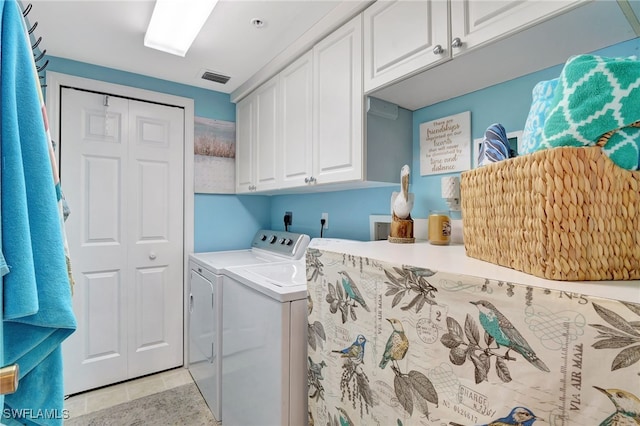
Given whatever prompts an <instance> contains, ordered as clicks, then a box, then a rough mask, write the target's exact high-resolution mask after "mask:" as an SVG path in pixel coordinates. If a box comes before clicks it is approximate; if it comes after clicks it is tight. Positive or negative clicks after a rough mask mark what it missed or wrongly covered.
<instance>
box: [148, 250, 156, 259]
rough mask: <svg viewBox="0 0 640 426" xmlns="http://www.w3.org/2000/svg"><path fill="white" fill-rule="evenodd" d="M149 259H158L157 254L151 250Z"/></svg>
mask: <svg viewBox="0 0 640 426" xmlns="http://www.w3.org/2000/svg"><path fill="white" fill-rule="evenodd" d="M149 259H151V260H156V254H155V253H154V252H152V251H150V252H149Z"/></svg>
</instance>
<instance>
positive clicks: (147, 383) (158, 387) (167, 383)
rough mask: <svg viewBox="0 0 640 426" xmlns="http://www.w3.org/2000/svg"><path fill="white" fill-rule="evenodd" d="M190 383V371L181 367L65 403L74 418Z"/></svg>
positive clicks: (96, 391) (84, 394) (79, 396)
mask: <svg viewBox="0 0 640 426" xmlns="http://www.w3.org/2000/svg"><path fill="white" fill-rule="evenodd" d="M189 383H193V379H192V378H191V375H190V374H189V370H187V369H186V368H182V367H179V368H174V369H173V370H167V371H163V372H161V373H157V374H153V375H150V376H145V377H141V378H139V379H134V380H130V381H127V382H122V383H118V384H115V385H112V386H106V387H104V388H100V389H96V390H93V391H87V392H83V393H79V394H76V395H73V396H71V397H69V398H67V399H66V400H65V401H64V408H65V409H67V410H69V417H71V418H73V417H77V416H81V415H83V414H88V413H92V412H94V411H98V410H102V409H103V408H109V407H113V406H114V405H118V404H122V403H123V402H127V401H132V400H134V399H137V398H141V397H143V396H147V395H151V394H154V393H157V392H162V391H165V390H168V389H172V388H174V387H178V386H182V385H186V384H189Z"/></svg>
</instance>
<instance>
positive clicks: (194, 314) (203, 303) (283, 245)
mask: <svg viewBox="0 0 640 426" xmlns="http://www.w3.org/2000/svg"><path fill="white" fill-rule="evenodd" d="M308 244H309V236H307V235H304V234H296V233H292V232H282V231H270V230H260V231H258V232H257V233H256V235H255V236H254V238H253V241H252V243H251V248H250V249H245V250H229V251H218V252H206V253H193V254H191V255H190V256H189V268H190V280H189V315H188V327H189V349H188V352H189V372H190V373H191V376H192V377H193V379H194V382H195V383H196V385H197V386H198V388H199V389H200V392H201V393H202V396H203V397H204V399H205V401H206V402H207V404H208V406H209V408H210V409H211V412H212V413H213V415H214V417H215V418H216V420H218V421H222V420H223V416H224V413H223V412H222V408H221V401H222V397H223V396H222V393H221V371H222V311H223V309H222V297H223V296H222V295H223V285H224V276H225V274H226V273H227V268H229V267H234V266H235V267H237V266H247V265H265V264H278V263H289V262H291V261H292V260H298V259H300V258H301V256H302V255H303V254H304V252H305V249H306V247H307V245H308ZM225 424H226V422H225Z"/></svg>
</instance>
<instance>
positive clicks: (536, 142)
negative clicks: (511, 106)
mask: <svg viewBox="0 0 640 426" xmlns="http://www.w3.org/2000/svg"><path fill="white" fill-rule="evenodd" d="M556 86H558V79H557V78H555V79H553V80H549V81H541V82H539V83H538V84H536V85H535V87H534V88H533V90H532V91H531V108H530V109H529V115H527V120H526V121H525V123H524V129H522V140H521V141H520V142H519V143H518V151H519V153H520V154H521V155H525V154H530V153H532V152H535V151H537V150H538V149H539V148H540V143H541V142H542V130H543V129H544V122H545V117H546V115H547V111H548V110H549V106H550V105H551V103H552V101H553V95H554V93H555V90H556Z"/></svg>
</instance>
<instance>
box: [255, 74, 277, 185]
mask: <svg viewBox="0 0 640 426" xmlns="http://www.w3.org/2000/svg"><path fill="white" fill-rule="evenodd" d="M278 105H279V102H278V78H277V77H274V78H272V79H271V80H269V81H268V82H266V83H265V84H263V85H262V86H260V87H259V88H258V89H257V91H256V93H255V108H256V110H255V139H254V147H255V151H254V152H255V171H256V175H255V182H256V189H257V190H258V191H262V190H265V189H273V188H275V187H276V185H277V179H276V167H277V164H276V163H277V152H276V148H277V147H276V141H277V132H278V125H277V123H278V116H279V112H278Z"/></svg>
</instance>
